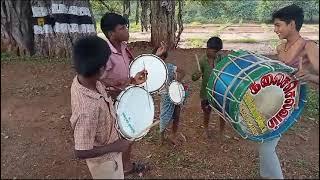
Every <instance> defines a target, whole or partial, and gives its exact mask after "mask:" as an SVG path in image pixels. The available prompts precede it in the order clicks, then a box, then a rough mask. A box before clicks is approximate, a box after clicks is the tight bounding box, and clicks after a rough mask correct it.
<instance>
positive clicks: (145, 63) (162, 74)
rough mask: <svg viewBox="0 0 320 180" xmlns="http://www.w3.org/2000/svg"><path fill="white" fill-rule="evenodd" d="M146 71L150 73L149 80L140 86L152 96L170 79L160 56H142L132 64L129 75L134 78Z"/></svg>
mask: <svg viewBox="0 0 320 180" xmlns="http://www.w3.org/2000/svg"><path fill="white" fill-rule="evenodd" d="M144 69H145V70H147V72H148V77H147V80H146V82H145V83H142V84H140V85H138V86H140V87H143V88H144V89H145V90H147V91H148V92H149V93H151V94H152V93H154V92H157V91H159V90H160V89H161V88H162V87H163V86H164V84H165V83H166V81H167V78H168V77H167V76H168V70H167V66H166V64H165V63H164V62H163V61H162V59H160V58H159V57H158V56H155V55H153V54H142V55H140V56H138V57H136V58H135V59H134V60H133V61H132V62H131V63H130V66H129V75H130V77H134V76H135V75H136V74H137V73H138V72H140V71H142V70H144Z"/></svg>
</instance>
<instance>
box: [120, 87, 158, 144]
mask: <svg viewBox="0 0 320 180" xmlns="http://www.w3.org/2000/svg"><path fill="white" fill-rule="evenodd" d="M132 88H140V89H142V90H144V91H146V92H147V94H148V96H150V97H151V101H152V105H153V107H155V105H154V101H153V98H152V96H151V95H150V93H149V92H148V91H147V90H145V89H144V88H142V87H140V86H137V85H129V86H127V87H126V88H125V89H124V90H123V91H122V92H121V93H120V94H119V95H118V96H117V98H116V99H117V101H116V102H115V111H116V117H117V119H116V120H115V121H116V123H115V125H116V130H117V131H118V133H119V134H120V135H121V136H122V137H123V138H125V139H127V140H131V139H132V138H133V137H129V136H127V135H125V134H124V133H123V132H121V129H120V125H119V122H118V121H119V115H118V105H119V102H120V100H121V98H122V97H123V95H124V94H125V92H127V91H129V90H130V89H132ZM154 114H155V112H154V111H153V119H154ZM148 132H149V130H147V131H145V133H143V134H141V135H140V136H139V137H137V138H135V140H136V141H138V140H141V139H142V138H143V137H144V136H145V135H147V134H148Z"/></svg>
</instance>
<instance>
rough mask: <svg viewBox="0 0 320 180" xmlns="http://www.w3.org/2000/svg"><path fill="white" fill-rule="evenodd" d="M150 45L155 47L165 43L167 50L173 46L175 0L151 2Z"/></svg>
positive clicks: (174, 37)
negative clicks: (162, 42)
mask: <svg viewBox="0 0 320 180" xmlns="http://www.w3.org/2000/svg"><path fill="white" fill-rule="evenodd" d="M150 11H151V14H150V20H151V43H152V45H153V46H155V47H159V46H160V42H161V41H164V42H166V43H167V45H168V48H173V47H174V46H175V39H176V36H175V32H176V30H177V28H176V22H175V0H161V1H151V8H150Z"/></svg>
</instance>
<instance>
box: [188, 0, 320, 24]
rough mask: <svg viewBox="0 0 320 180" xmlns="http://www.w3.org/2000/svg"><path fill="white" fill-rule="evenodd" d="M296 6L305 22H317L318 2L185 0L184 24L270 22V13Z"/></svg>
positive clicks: (316, 0) (298, 0)
mask: <svg viewBox="0 0 320 180" xmlns="http://www.w3.org/2000/svg"><path fill="white" fill-rule="evenodd" d="M293 3H294V4H296V5H298V6H300V7H302V8H303V10H304V12H305V21H306V22H308V21H319V0H306V1H302V0H237V1H231V0H229V1H221V0H211V1H208V0H200V1H194V0H186V1H185V8H184V16H183V20H184V23H191V22H194V21H196V22H201V23H224V22H225V21H227V20H228V22H233V23H240V24H241V23H243V22H248V21H254V22H270V20H271V16H272V13H273V12H274V11H276V10H278V9H280V8H282V7H284V6H287V5H290V4H293Z"/></svg>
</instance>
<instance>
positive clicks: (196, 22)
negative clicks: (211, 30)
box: [188, 21, 202, 26]
mask: <svg viewBox="0 0 320 180" xmlns="http://www.w3.org/2000/svg"><path fill="white" fill-rule="evenodd" d="M199 25H202V23H201V22H198V21H193V22H191V23H190V24H188V26H199Z"/></svg>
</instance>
